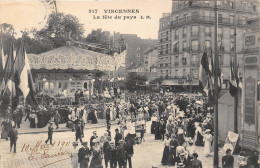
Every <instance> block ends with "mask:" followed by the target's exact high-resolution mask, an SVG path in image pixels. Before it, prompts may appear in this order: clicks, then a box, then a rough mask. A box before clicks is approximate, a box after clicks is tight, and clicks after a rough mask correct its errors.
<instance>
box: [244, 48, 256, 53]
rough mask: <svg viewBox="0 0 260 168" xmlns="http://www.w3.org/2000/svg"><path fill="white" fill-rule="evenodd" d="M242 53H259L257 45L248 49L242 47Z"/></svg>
mask: <svg viewBox="0 0 260 168" xmlns="http://www.w3.org/2000/svg"><path fill="white" fill-rule="evenodd" d="M243 53H244V54H259V47H257V48H249V49H243Z"/></svg>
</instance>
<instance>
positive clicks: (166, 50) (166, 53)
mask: <svg viewBox="0 0 260 168" xmlns="http://www.w3.org/2000/svg"><path fill="white" fill-rule="evenodd" d="M168 48H169V46H168V44H166V51H165V53H166V54H168Z"/></svg>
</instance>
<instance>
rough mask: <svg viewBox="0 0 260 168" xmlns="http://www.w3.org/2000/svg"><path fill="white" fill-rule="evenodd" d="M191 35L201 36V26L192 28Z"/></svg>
mask: <svg viewBox="0 0 260 168" xmlns="http://www.w3.org/2000/svg"><path fill="white" fill-rule="evenodd" d="M191 35H199V26H192V27H191Z"/></svg>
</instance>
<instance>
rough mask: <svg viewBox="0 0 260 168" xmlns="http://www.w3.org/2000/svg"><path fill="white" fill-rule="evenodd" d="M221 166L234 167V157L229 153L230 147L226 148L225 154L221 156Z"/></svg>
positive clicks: (225, 167)
mask: <svg viewBox="0 0 260 168" xmlns="http://www.w3.org/2000/svg"><path fill="white" fill-rule="evenodd" d="M222 167H223V168H233V167H234V157H233V156H232V155H231V149H227V151H226V155H225V156H223V157H222Z"/></svg>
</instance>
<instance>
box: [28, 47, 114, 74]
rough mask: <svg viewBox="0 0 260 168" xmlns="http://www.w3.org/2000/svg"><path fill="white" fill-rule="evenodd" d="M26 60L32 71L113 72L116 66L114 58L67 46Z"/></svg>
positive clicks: (31, 56) (33, 55)
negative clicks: (95, 70)
mask: <svg viewBox="0 0 260 168" xmlns="http://www.w3.org/2000/svg"><path fill="white" fill-rule="evenodd" d="M28 59H29V63H30V67H31V68H32V69H41V68H45V69H76V70H94V69H97V70H101V71H113V70H114V69H115V65H116V64H117V61H116V59H115V57H114V56H111V55H106V54H102V53H98V52H94V51H90V50H87V49H82V48H79V47H75V46H69V45H66V46H63V47H60V48H56V49H54V50H50V51H47V52H45V53H41V54H39V55H36V54H28Z"/></svg>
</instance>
